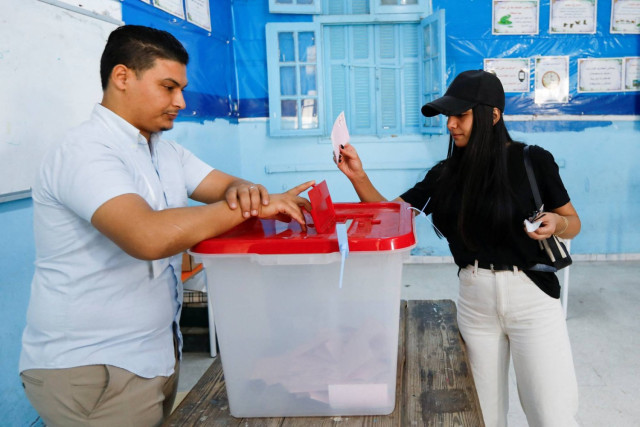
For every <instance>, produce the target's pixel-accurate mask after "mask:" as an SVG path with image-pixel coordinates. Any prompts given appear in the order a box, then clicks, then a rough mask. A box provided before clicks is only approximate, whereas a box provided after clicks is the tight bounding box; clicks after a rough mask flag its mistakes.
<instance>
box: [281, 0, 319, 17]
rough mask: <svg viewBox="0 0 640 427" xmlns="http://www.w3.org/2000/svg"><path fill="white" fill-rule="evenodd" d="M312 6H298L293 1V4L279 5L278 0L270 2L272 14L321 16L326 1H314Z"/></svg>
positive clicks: (293, 0)
mask: <svg viewBox="0 0 640 427" xmlns="http://www.w3.org/2000/svg"><path fill="white" fill-rule="evenodd" d="M312 1H313V3H312V4H297V3H295V2H296V0H292V3H291V4H283V3H277V0H269V12H270V13H291V14H305V15H309V14H319V13H322V3H323V1H324V0H312Z"/></svg>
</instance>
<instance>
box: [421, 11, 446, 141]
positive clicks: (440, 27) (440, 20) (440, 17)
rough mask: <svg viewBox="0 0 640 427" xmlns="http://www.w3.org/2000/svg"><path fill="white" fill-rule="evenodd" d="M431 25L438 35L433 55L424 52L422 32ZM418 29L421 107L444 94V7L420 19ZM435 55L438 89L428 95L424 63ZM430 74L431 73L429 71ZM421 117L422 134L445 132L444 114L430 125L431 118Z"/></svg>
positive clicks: (440, 133)
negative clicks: (437, 122)
mask: <svg viewBox="0 0 640 427" xmlns="http://www.w3.org/2000/svg"><path fill="white" fill-rule="evenodd" d="M433 25H436V28H435V32H437V37H438V43H437V45H438V46H437V47H438V49H437V51H436V52H437V54H436V55H433V56H427V55H426V54H425V51H426V49H425V44H424V43H425V37H424V32H425V29H426V28H427V27H430V29H431V28H432V26H433ZM419 31H420V35H419V37H418V42H419V43H420V52H421V54H420V62H421V65H422V66H421V67H420V95H421V102H420V106H421V107H422V105H424V104H426V103H427V102H429V101H432V100H434V99H437V98H440V97H441V96H443V95H444V93H445V90H446V87H447V64H446V62H447V60H446V58H447V52H446V50H445V49H446V38H445V36H446V33H445V11H444V9H438V10H436V11H434V12H433V13H432V14H431V15H429V16H427V17H426V18H424V19H422V20H421V21H420V26H419ZM434 57H437V58H439V61H437V62H436V66H437V67H438V75H439V76H440V79H439V81H438V89H439V90H438V91H437V92H436V91H432V92H431V95H432V96H429V95H428V94H427V89H426V88H427V86H428V85H429V82H428V81H427V79H428V78H429V77H428V75H427V73H426V71H425V68H426V66H425V64H426V63H427V62H428V61H433V58H434ZM430 75H433V73H430ZM420 117H421V126H420V130H421V133H422V134H425V135H443V134H445V133H446V132H447V121H446V120H445V119H444V116H442V115H438V116H436V117H438V120H439V121H440V123H439V124H438V125H435V126H431V125H429V123H428V122H429V121H430V120H433V119H430V118H428V117H425V116H423V115H422V114H420Z"/></svg>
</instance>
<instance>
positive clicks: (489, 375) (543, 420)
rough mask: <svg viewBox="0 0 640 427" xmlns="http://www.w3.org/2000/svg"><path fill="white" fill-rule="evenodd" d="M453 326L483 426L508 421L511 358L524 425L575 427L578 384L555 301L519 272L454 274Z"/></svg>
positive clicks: (472, 269)
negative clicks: (466, 357)
mask: <svg viewBox="0 0 640 427" xmlns="http://www.w3.org/2000/svg"><path fill="white" fill-rule="evenodd" d="M458 326H459V328H460V333H461V334H462V337H463V339H464V341H465V343H466V346H467V350H468V353H469V360H470V362H471V371H472V373H473V379H474V381H475V383H476V389H477V390H478V397H479V399H480V407H481V408H482V414H483V417H484V421H485V424H486V425H487V427H503V426H506V425H507V412H508V409H509V356H510V353H511V357H513V366H514V369H515V373H516V382H517V384H518V395H519V397H520V403H521V404H522V408H523V409H524V412H525V414H526V416H527V421H528V423H529V426H530V427H538V426H541V427H551V426H558V427H570V426H577V425H578V423H577V422H576V421H575V415H576V413H577V411H578V385H577V382H576V375H575V370H574V367H573V358H572V356H571V345H570V343H569V335H568V333H567V325H566V322H565V317H564V312H563V310H562V305H561V304H560V300H557V299H554V298H551V297H550V296H548V295H547V294H545V293H544V292H542V291H541V290H540V288H538V287H537V286H536V285H535V283H533V282H532V281H531V280H530V279H529V278H528V277H527V276H526V275H525V274H524V273H523V272H522V271H517V272H513V271H497V272H495V273H494V272H492V271H491V270H484V269H479V268H475V267H473V266H468V267H467V268H465V269H462V270H461V271H460V295H459V298H458Z"/></svg>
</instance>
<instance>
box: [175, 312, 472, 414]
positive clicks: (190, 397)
mask: <svg viewBox="0 0 640 427" xmlns="http://www.w3.org/2000/svg"><path fill="white" fill-rule="evenodd" d="M164 425H165V426H265V427H266V426H330V425H339V426H341V427H342V426H344V427H346V426H376V427H377V426H380V427H382V426H471V427H482V426H484V422H483V421H482V413H481V411H480V403H479V402H478V395H477V394H476V389H475V384H474V382H473V377H472V375H471V369H470V367H469V361H468V359H467V352H466V347H465V345H464V342H463V341H462V338H461V337H460V332H459V331H458V324H457V322H456V306H455V303H454V302H453V301H451V300H437V301H431V300H426V301H424V300H421V301H402V302H401V310H400V336H399V340H398V380H397V389H396V407H395V410H394V411H393V413H391V414H390V415H386V416H379V415H377V416H361V417H354V416H348V417H335V416H332V417H295V418H243V419H240V418H234V417H232V416H231V415H230V414H229V404H228V401H227V392H226V390H225V385H224V377H223V374H222V365H221V363H220V358H219V357H218V358H217V359H216V360H215V361H214V362H213V364H212V365H211V367H210V368H209V369H208V370H207V371H206V372H205V373H204V375H203V376H202V378H200V380H199V381H198V383H197V384H196V385H195V386H194V388H193V389H192V390H191V391H190V392H189V394H187V396H186V397H185V398H184V400H183V401H182V402H181V403H180V405H179V406H178V407H177V408H176V410H175V411H174V412H173V413H172V414H171V416H170V417H169V419H168V420H167V422H166V423H165V424H164Z"/></svg>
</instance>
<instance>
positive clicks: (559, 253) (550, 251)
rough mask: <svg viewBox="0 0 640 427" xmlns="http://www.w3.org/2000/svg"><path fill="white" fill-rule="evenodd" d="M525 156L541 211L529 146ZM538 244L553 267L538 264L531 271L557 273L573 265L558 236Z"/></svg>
mask: <svg viewBox="0 0 640 427" xmlns="http://www.w3.org/2000/svg"><path fill="white" fill-rule="evenodd" d="M523 154H524V167H525V169H526V170H527V177H528V178H529V185H530V186H531V192H532V193H533V200H534V201H535V204H536V209H540V208H541V207H542V199H541V198H540V192H539V191H538V183H537V182H536V176H535V175H534V174H533V165H532V164H531V156H530V155H529V146H528V145H526V146H525V147H524V151H523ZM538 243H539V244H540V248H541V249H543V250H544V251H545V252H546V253H547V256H548V257H549V259H550V260H551V264H553V265H546V264H536V265H534V266H533V267H531V268H529V270H536V271H551V272H555V271H558V270H560V269H561V268H565V267H567V266H569V265H571V256H570V255H569V252H568V251H567V248H566V246H565V245H564V243H562V242H561V241H560V240H558V238H557V237H556V236H551V237H550V238H548V239H545V240H538Z"/></svg>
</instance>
